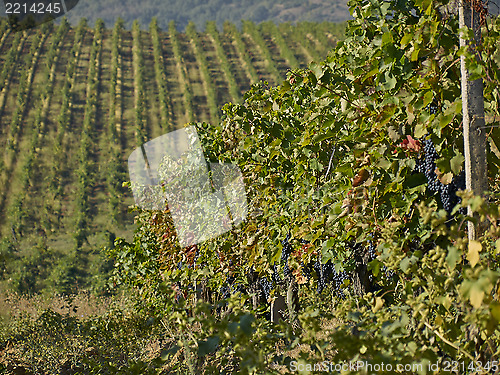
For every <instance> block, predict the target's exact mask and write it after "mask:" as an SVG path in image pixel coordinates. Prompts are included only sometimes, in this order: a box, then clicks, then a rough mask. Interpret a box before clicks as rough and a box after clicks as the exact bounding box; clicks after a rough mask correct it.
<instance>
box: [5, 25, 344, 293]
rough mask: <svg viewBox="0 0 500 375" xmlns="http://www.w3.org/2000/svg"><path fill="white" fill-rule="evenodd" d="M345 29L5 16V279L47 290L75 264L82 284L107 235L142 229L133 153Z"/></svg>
mask: <svg viewBox="0 0 500 375" xmlns="http://www.w3.org/2000/svg"><path fill="white" fill-rule="evenodd" d="M342 31H343V25H339V24H329V23H322V24H314V23H299V24H298V25H297V26H292V25H290V24H281V25H279V26H276V25H274V24H272V23H265V24H260V25H255V24H253V23H251V22H244V23H243V26H242V30H239V29H237V28H236V27H235V26H234V25H232V24H230V23H226V24H225V25H224V28H223V30H222V31H221V30H218V29H217V27H216V26H215V24H214V23H209V24H207V28H206V30H205V31H203V32H200V31H199V30H196V28H195V26H194V24H190V25H189V26H188V27H187V28H186V32H185V33H180V32H178V31H177V29H176V27H175V25H174V24H171V25H170V27H169V28H168V30H160V29H159V28H158V26H157V23H156V22H155V21H153V22H152V23H151V24H150V25H149V30H148V31H144V30H141V25H139V24H138V23H135V24H134V25H133V27H132V30H126V29H124V27H123V24H122V23H120V22H118V23H117V24H116V25H115V26H114V27H113V29H106V28H105V27H104V24H103V23H102V22H97V23H96V26H95V27H94V28H93V29H91V28H89V27H88V26H87V24H86V23H85V22H84V21H82V22H81V23H80V25H79V26H78V27H76V28H71V27H70V26H69V24H68V23H66V22H62V23H61V24H60V25H51V24H44V25H43V26H42V27H41V28H39V29H36V30H28V31H24V32H19V33H13V32H11V31H10V30H9V29H8V27H7V25H6V23H5V22H4V23H2V24H1V25H0V124H1V126H0V148H1V152H2V158H1V159H0V233H1V237H2V240H1V243H0V260H1V261H2V262H4V265H3V266H2V270H3V278H4V280H7V279H10V281H9V280H8V281H4V283H10V284H11V286H12V287H14V289H18V290H24V291H39V290H41V289H44V288H46V287H47V288H48V287H49V286H50V287H51V288H52V287H53V288H56V289H58V288H59V287H60V288H62V287H63V284H64V283H65V282H64V281H60V280H62V279H64V277H65V276H64V275H66V279H68V278H73V279H74V280H81V282H82V283H85V282H87V281H88V277H87V276H89V275H91V274H99V272H100V268H102V267H104V266H105V262H103V260H102V258H101V256H100V255H99V254H100V249H101V248H102V246H106V245H108V246H109V245H111V244H112V242H113V239H114V237H115V236H125V237H130V235H131V233H132V230H133V214H131V213H128V206H130V205H132V204H133V199H132V197H131V194H130V193H129V192H128V191H127V189H125V188H123V187H122V182H123V181H126V180H127V179H128V175H127V165H126V160H127V158H128V156H129V154H130V152H131V151H132V150H133V149H134V148H135V147H137V146H139V145H141V144H142V143H144V142H145V141H147V140H149V139H152V138H155V137H157V136H159V135H161V134H164V133H167V132H169V131H172V130H174V129H177V128H179V127H182V126H183V125H184V124H185V123H186V122H190V121H197V122H198V121H200V122H201V121H206V122H211V123H217V122H218V121H220V116H221V110H220V108H221V107H222V105H223V104H224V103H226V102H228V101H232V102H241V101H242V97H243V94H244V92H245V91H246V90H248V89H249V88H250V85H251V84H252V83H254V82H257V81H258V80H267V81H268V82H269V83H270V84H272V85H274V84H279V83H280V82H281V81H282V80H283V79H284V77H285V76H286V72H287V70H288V69H289V68H296V67H305V66H307V64H308V63H309V62H311V61H312V60H313V59H314V60H319V59H323V58H324V57H326V55H327V53H328V51H329V50H330V49H331V48H332V47H334V45H335V43H336V40H337V39H338V38H339V37H340V36H341V35H342ZM16 262H17V263H16ZM20 264H22V265H23V266H24V271H19V269H20V267H19V265H20ZM44 265H45V266H47V267H45V266H44ZM21 268H22V267H21ZM36 270H38V271H36ZM79 277H80V279H79ZM44 280H45V281H44ZM85 280H87V281H85ZM58 283H59V284H58ZM58 285H59V286H58ZM60 288H59V289H60Z"/></svg>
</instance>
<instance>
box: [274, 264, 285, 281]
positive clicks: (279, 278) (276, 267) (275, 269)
mask: <svg viewBox="0 0 500 375" xmlns="http://www.w3.org/2000/svg"><path fill="white" fill-rule="evenodd" d="M273 282H274V283H275V284H282V283H283V280H281V277H280V274H279V272H278V265H277V264H276V263H274V264H273Z"/></svg>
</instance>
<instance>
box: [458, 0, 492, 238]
mask: <svg viewBox="0 0 500 375" xmlns="http://www.w3.org/2000/svg"><path fill="white" fill-rule="evenodd" d="M473 1H480V0H469V1H468V0H459V13H458V16H459V26H460V28H464V27H468V28H469V29H472V30H473V31H474V41H467V40H465V39H464V38H463V35H462V34H461V35H460V47H464V46H468V47H469V51H471V52H473V53H475V50H476V48H475V46H478V45H480V44H481V19H480V14H479V13H477V12H475V11H474V10H473V9H472V7H471V2H473ZM460 70H461V75H462V79H461V87H462V112H463V128H464V151H465V179H466V182H465V184H466V189H467V190H470V191H472V192H473V193H474V194H475V195H483V194H484V193H485V192H486V190H487V189H488V179H487V171H488V168H487V159H486V132H485V129H484V127H485V120H484V97H483V80H482V79H476V80H474V81H470V80H469V71H468V70H467V68H466V66H465V57H464V56H462V57H461V58H460ZM468 214H469V215H471V214H472V211H471V208H470V207H469V208H468ZM475 217H476V218H477V219H478V224H477V226H476V228H475V227H474V224H473V223H471V222H469V240H473V239H475V238H477V237H479V236H480V235H481V232H482V231H483V225H481V224H480V223H479V217H478V215H476V216H475Z"/></svg>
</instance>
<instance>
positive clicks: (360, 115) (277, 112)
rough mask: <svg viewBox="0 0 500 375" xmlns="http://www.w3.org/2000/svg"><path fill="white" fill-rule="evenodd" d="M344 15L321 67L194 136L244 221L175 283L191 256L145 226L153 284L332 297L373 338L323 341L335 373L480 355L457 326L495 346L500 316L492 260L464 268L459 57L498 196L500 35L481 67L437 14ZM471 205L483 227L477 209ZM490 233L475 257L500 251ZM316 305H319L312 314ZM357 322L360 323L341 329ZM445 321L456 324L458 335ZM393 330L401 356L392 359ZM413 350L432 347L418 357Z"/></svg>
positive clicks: (406, 9)
mask: <svg viewBox="0 0 500 375" xmlns="http://www.w3.org/2000/svg"><path fill="white" fill-rule="evenodd" d="M349 4H350V7H351V12H352V14H353V16H354V17H355V19H354V20H353V21H351V22H350V23H349V25H348V28H347V31H346V32H347V35H346V39H345V40H344V41H341V42H339V43H338V44H337V47H336V48H335V49H334V50H332V51H331V53H330V55H329V57H328V58H327V59H326V60H325V61H323V62H317V63H312V64H311V65H310V67H309V68H308V69H296V70H292V71H289V72H288V74H287V79H286V80H285V81H283V83H282V84H281V85H280V86H276V87H269V85H268V84H267V83H266V82H261V83H258V84H255V85H253V86H252V88H251V89H250V90H249V91H248V92H247V93H246V94H245V102H244V103H243V104H231V103H229V104H227V105H226V106H225V107H224V108H223V121H222V123H221V124H220V125H217V126H215V125H209V124H204V123H203V124H195V125H196V126H197V128H198V129H197V130H198V134H199V135H200V139H201V142H202V144H203V146H204V152H205V156H206V157H207V159H210V161H211V162H216V161H220V162H223V163H236V164H237V165H238V166H239V168H240V169H241V171H242V173H243V176H244V179H245V184H246V194H247V200H248V205H249V216H248V218H247V220H246V221H245V222H244V223H242V224H241V225H240V226H238V227H237V228H234V229H233V230H232V231H231V232H229V233H226V234H225V235H222V236H220V237H218V238H216V239H213V240H210V241H207V242H205V243H203V244H199V245H198V248H199V249H198V250H199V258H198V260H197V262H196V264H197V265H198V266H199V267H195V268H182V270H179V269H178V268H177V267H176V265H177V264H178V262H179V261H181V260H182V261H186V260H187V259H189V249H188V250H186V249H180V248H179V247H178V246H176V244H175V240H173V239H172V237H170V234H171V233H172V232H171V231H172V228H173V227H172V225H171V224H172V223H171V222H170V223H169V222H168V212H161V213H154V214H150V213H141V214H140V215H139V220H140V224H141V225H142V226H141V231H142V232H140V233H142V234H143V235H144V231H146V232H147V233H148V236H149V235H151V236H152V237H153V238H156V241H155V242H154V243H155V244H154V245H153V246H154V247H155V250H154V251H155V254H160V255H158V257H157V259H158V261H159V262H160V263H159V265H158V266H157V271H158V272H159V274H161V275H162V277H163V278H164V279H165V280H169V281H172V282H173V281H179V280H180V281H182V282H183V283H184V285H190V283H193V282H196V281H197V280H200V279H202V278H206V276H207V275H210V277H209V278H208V284H209V286H210V288H211V289H212V290H218V291H220V294H221V295H222V297H224V298H225V297H228V296H229V295H230V294H231V293H233V291H234V290H236V291H237V292H242V291H245V288H246V287H247V286H248V285H249V281H248V275H250V274H256V275H258V280H259V282H258V286H259V288H260V289H261V291H262V294H263V295H264V296H265V299H271V298H273V296H274V295H275V292H276V290H274V289H279V285H280V284H282V283H283V282H289V281H290V279H291V280H293V281H294V282H296V283H297V284H298V285H299V286H303V285H306V286H309V287H311V288H310V289H313V290H316V291H317V292H319V293H321V292H322V291H323V290H324V289H325V287H326V285H327V283H328V282H330V284H331V285H332V290H333V291H334V292H335V296H336V297H339V298H338V299H337V300H336V301H337V302H338V303H339V307H338V309H337V312H338V314H339V317H340V319H343V321H345V322H346V327H347V326H349V324H348V322H350V324H351V326H350V327H351V328H352V325H354V326H355V327H356V330H357V329H366V330H367V332H368V333H369V334H367V335H366V337H365V336H363V338H360V337H358V336H356V335H354V336H352V332H351V331H350V328H349V329H346V330H342V329H340V330H339V331H337V332H336V333H335V334H334V335H333V336H332V337H331V339H332V340H333V341H332V342H348V343H349V344H346V345H345V347H343V348H342V350H338V351H337V354H335V356H336V357H335V358H336V360H345V359H346V358H358V357H356V355H359V353H365V352H366V350H367V347H370V348H378V350H379V352H378V353H377V352H371V355H372V357H371V358H372V359H379V360H383V359H384V358H385V359H386V357H387V356H389V357H391V356H393V354H394V353H395V352H397V351H401V353H403V354H401V357H400V359H401V360H403V359H404V360H408V361H410V358H417V357H418V356H420V357H422V358H428V359H435V358H436V356H438V355H439V353H446V355H448V356H450V357H453V358H466V357H467V355H466V354H464V353H463V350H455V349H456V348H455V349H450V347H449V346H448V347H447V346H446V345H444V346H441V345H440V344H439V345H438V344H436V345H437V346H438V348H437V349H436V347H434V346H433V345H434V344H433V343H434V341H433V340H430V339H429V338H428V337H429V335H432V334H434V333H435V332H450V333H449V334H450V337H449V338H448V339H446V340H448V341H449V342H455V341H456V342H459V344H457V345H458V346H460V343H463V344H464V345H465V346H464V347H467V348H468V349H467V350H472V351H473V350H478V349H477V348H478V347H481V345H483V344H484V347H486V346H488V345H490V344H489V343H487V341H488V340H486V339H485V340H484V341H483V343H482V344H481V343H480V342H476V344H477V345H478V346H477V347H476V348H475V349H474V348H472V346H471V345H472V344H465V342H466V341H467V337H466V336H464V335H465V334H464V333H463V332H465V331H467V329H468V328H466V326H467V324H469V325H471V326H473V325H475V326H476V327H479V326H481V324H482V326H481V327H482V328H480V327H479V328H478V329H479V330H482V329H484V330H485V331H482V332H483V333H484V332H486V331H487V332H489V334H490V335H493V336H491V337H493V340H498V337H499V336H498V330H495V328H493V326H492V325H493V324H494V322H495V321H496V320H495V319H497V320H498V316H497V317H496V318H494V315H495V314H498V307H497V306H498V303H497V304H496V305H494V306H495V307H494V308H491V313H488V311H489V310H488V306H487V303H489V301H491V298H497V297H494V292H492V290H493V286H494V285H495V283H496V280H497V279H498V275H499V273H498V268H497V264H498V263H497V261H498V260H497V259H496V260H495V259H494V258H495V257H494V256H493V255H492V254H493V252H488V254H487V255H485V259H486V258H488V259H490V260H491V263H489V264H490V266H486V265H485V264H483V263H481V264H482V265H481V266H480V268H478V267H476V268H474V267H475V266H476V264H478V262H477V259H475V258H474V257H475V255H474V254H475V252H474V251H475V250H474V251H473V253H474V254H473V255H472V257H473V258H470V251H469V255H468V258H467V259H469V260H470V259H474V260H473V261H472V262H470V264H467V263H466V262H465V261H464V262H462V260H461V259H462V255H463V254H465V251H466V249H465V242H464V241H465V240H464V238H466V235H465V234H464V226H463V225H462V224H463V220H464V215H463V214H464V211H463V210H460V209H459V208H460V207H459V206H460V205H461V206H462V207H464V206H465V205H466V204H467V203H470V202H471V201H473V200H471V199H472V198H471V197H469V196H464V199H465V201H464V202H461V199H460V193H458V191H459V190H461V189H463V187H464V182H463V179H464V174H463V168H464V167H463V163H464V156H463V141H462V128H461V123H462V105H461V99H460V65H459V57H460V56H461V55H465V56H466V58H467V66H468V67H469V70H470V71H471V72H473V77H474V78H478V77H483V79H484V82H485V90H484V98H485V109H486V117H487V123H488V125H491V126H492V128H491V129H492V130H491V132H490V133H489V135H490V136H489V143H488V145H486V147H488V149H489V150H488V151H489V158H490V159H489V165H488V168H489V169H488V173H489V178H490V188H491V190H492V191H498V165H499V163H500V160H499V159H498V156H500V153H499V152H498V149H497V147H496V145H497V144H499V143H498V140H499V138H498V131H497V128H495V126H498V125H499V124H498V115H499V109H498V103H499V102H500V100H499V98H500V93H499V91H498V87H499V85H498V82H499V78H500V77H498V72H499V71H500V70H499V69H498V59H495V58H493V57H494V56H498V43H497V41H498V37H499V31H500V21H499V19H498V18H492V19H489V20H488V23H489V25H488V30H486V28H485V31H484V33H485V35H484V39H483V44H482V45H481V46H479V47H478V55H479V56H480V59H479V60H477V59H476V56H474V55H472V54H470V53H469V52H467V51H464V50H461V49H460V48H459V41H458V35H459V34H458V32H459V31H458V20H457V17H456V15H455V14H454V13H453V9H451V7H447V3H446V2H441V1H427V0H417V1H414V2H412V1H409V2H399V1H379V0H371V1H364V0H360V1H358V0H352V1H350V3H349ZM457 193H458V194H457ZM491 199H492V200H496V199H497V198H496V195H494V194H493V195H492V196H491ZM474 202H476V204H475V206H474V208H475V209H477V210H480V208H479V207H483V208H481V210H483V213H484V212H486V211H485V210H487V209H486V208H484V206H485V205H484V204H483V203H484V202H483V203H481V202H479V203H478V201H477V200H476V201H474ZM457 205H458V206H457ZM491 215H493V214H491ZM497 216H498V212H497V213H496V214H494V215H493V216H490V218H493V217H497ZM496 230H497V229H496V225H495V229H494V230H493V229H492V231H491V233H489V234H488V236H489V237H488V238H487V239H485V241H486V242H488V241H489V242H488V244H489V245H485V248H488V249H491V243H492V242H491V240H492V239H495V238H498V237H495V236H497V235H498V234H497V233H496V232H495V231H496ZM136 241H138V242H139V243H140V241H141V239H140V237H136ZM474 246H476V245H475V244H474V245H473V247H474ZM135 247H136V248H138V247H139V245H137V244H136V245H135ZM476 249H477V247H476ZM463 258H464V260H465V255H464V257H463ZM459 260H460V261H459ZM435 262H438V263H437V264H435ZM145 263H146V264H150V263H149V262H145ZM419 267H420V268H419ZM488 267H490V268H488ZM474 272H475V273H474ZM412 273H413V274H412ZM143 274H144V273H143ZM412 275H413V276H412ZM433 277H435V279H436V280H435V281H433V280H434V279H432V278H433ZM479 283H482V284H481V285H482V286H479ZM231 285H239V286H240V287H239V289H234V287H232V286H231ZM429 288H430V289H429ZM249 290H250V289H248V290H247V291H249ZM273 290H274V291H273ZM459 290H460V291H459ZM481 293H482V294H481ZM492 293H493V297H489V295H490V294H492ZM353 295H358V296H362V297H361V298H355V297H354V296H353ZM447 295H448V296H449V298H452V299H453V300H450V301H448V299H447V298H448V297H446V296H447ZM479 295H480V296H481V298H479V297H478V296H479ZM486 295H488V298H487V297H486ZM416 296H417V297H416ZM382 297H384V298H382ZM483 298H484V299H483ZM342 300H343V302H342ZM360 301H361V302H360ZM439 301H441V302H439ZM443 301H444V302H443ZM469 302H470V303H471V304H472V306H473V307H475V308H477V309H478V310H477V311H476V312H475V313H471V305H469ZM358 303H361V305H358ZM384 304H385V306H386V307H384ZM320 305H321V303H320V301H319V300H318V299H317V300H313V306H310V308H312V309H313V308H315V307H316V306H320ZM352 310H354V311H357V313H356V314H351V315H349V314H350V313H351V312H352ZM308 311H309V310H308ZM450 311H454V312H453V313H451V312H450ZM348 312H349V314H348ZM308 314H309V313H308ZM419 314H423V315H422V316H421V315H419ZM453 314H456V315H457V316H460V317H463V320H462V321H460V323H456V322H455V323H453V319H452V316H453ZM308 316H309V317H310V316H311V315H308ZM431 317H432V319H433V320H432V321H431V320H429V321H428V320H426V319H428V318H429V319H431ZM467 322H468V323H467ZM424 323H425V324H424ZM454 324H455V325H454ZM387 325H389V326H390V327H391V328H390V329H392V330H393V331H391V332H393V334H394V335H396V334H397V335H398V337H401V338H402V339H401V340H403V338H404V340H407V341H405V342H407V343H408V345H409V346H408V347H406V346H405V345H406V344H404V345H403V344H402V345H401V347H397V348H396V347H395V346H391V345H393V344H392V343H391V342H390V340H389V338H390V336H391V335H390V334H389V333H390V332H386V331H384V329H386V328H384V327H388V326H387ZM440 326H442V327H443V331H440V330H439V329H438V328H436V327H440ZM362 327H364V328H362ZM387 329H389V328H387ZM377 332H382V333H381V335H382V336H383V337H382V338H380V337H378V336H377V335H378V334H379V333H377ZM460 332H462V333H460ZM440 335H441V334H440ZM484 335H486V333H484ZM417 337H418V338H419V340H422V341H421V342H426V343H427V344H428V349H426V350H424V351H422V352H421V353H419V354H418V356H417V354H416V352H415V350H416V345H417V344H416V341H414V340H417ZM333 338H334V339H333ZM344 340H346V341H344ZM363 340H365V341H363ZM429 340H430V341H429ZM443 341H444V340H443ZM419 342H420V341H419ZM379 344H380V345H381V346H379ZM394 345H395V344H394ZM453 345H454V344H453ZM453 345H452V346H451V347H452V348H453V347H454V346H453ZM413 346H415V350H412V349H411V348H413ZM403 347H404V349H402V348H403ZM360 348H361V349H360ZM362 348H364V349H362ZM337 349H338V348H337ZM363 350H364V351H363ZM488 350H489V349H488ZM488 350H486V352H488ZM380 353H382V354H380ZM488 353H489V352H488ZM489 354H491V355H492V354H493V353H489ZM497 354H498V353H497ZM322 355H323V356H324V355H325V354H324V353H323V354H322ZM384 356H386V357H384ZM420 357H419V358H420ZM323 358H324V357H323ZM469 359H470V358H469Z"/></svg>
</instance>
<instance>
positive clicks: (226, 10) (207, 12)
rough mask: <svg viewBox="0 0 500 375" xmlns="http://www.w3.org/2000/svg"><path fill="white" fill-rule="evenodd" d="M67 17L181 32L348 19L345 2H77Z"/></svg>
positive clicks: (71, 19) (173, 0) (228, 0)
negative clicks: (190, 26)
mask: <svg viewBox="0 0 500 375" xmlns="http://www.w3.org/2000/svg"><path fill="white" fill-rule="evenodd" d="M68 17H69V20H70V22H71V23H72V24H74V25H76V24H77V23H78V21H79V19H80V18H81V17H86V18H87V19H88V20H89V21H90V23H91V24H93V23H94V22H95V20H96V19H97V18H101V19H103V20H104V22H105V23H106V25H112V24H113V23H114V22H116V19H117V18H118V17H121V18H123V19H124V21H125V24H126V26H127V27H130V26H131V25H132V22H133V21H134V20H136V19H137V20H139V21H140V22H141V23H142V24H145V25H147V24H149V22H150V20H151V18H152V17H157V18H158V23H159V25H160V27H163V28H166V27H167V26H168V24H169V22H170V21H175V22H176V23H177V25H178V27H179V29H180V30H184V28H185V27H186V26H187V23H188V21H193V22H194V23H195V24H196V26H197V27H198V28H199V29H202V28H204V27H205V23H206V22H207V21H211V20H215V21H216V22H217V24H218V26H219V27H222V23H223V22H224V21H230V22H233V23H236V24H237V26H240V20H242V19H246V20H251V21H254V22H256V23H260V22H263V21H274V22H280V23H281V22H291V23H296V22H299V21H310V22H323V21H328V22H342V21H345V20H347V19H350V18H351V17H350V14H349V9H348V7H347V1H339V0H305V1H304V0H276V1H269V0H244V1H243V0H204V1H202V0H169V1H165V0H143V1H140V2H137V1H132V0H104V1H89V0H80V2H79V4H78V5H77V6H76V8H74V9H73V10H72V11H71V12H69V14H68Z"/></svg>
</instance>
